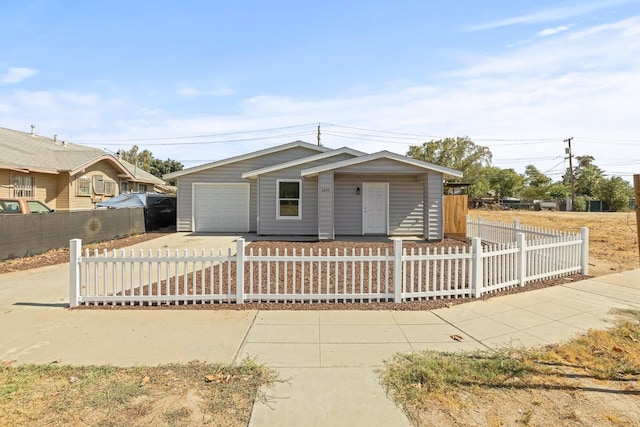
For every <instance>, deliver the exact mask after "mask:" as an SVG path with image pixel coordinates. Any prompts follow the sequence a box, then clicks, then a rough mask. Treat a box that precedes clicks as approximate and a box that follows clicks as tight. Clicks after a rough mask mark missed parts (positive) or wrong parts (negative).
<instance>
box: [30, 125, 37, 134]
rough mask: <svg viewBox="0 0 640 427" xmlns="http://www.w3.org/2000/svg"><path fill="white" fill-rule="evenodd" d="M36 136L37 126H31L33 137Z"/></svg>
mask: <svg viewBox="0 0 640 427" xmlns="http://www.w3.org/2000/svg"><path fill="white" fill-rule="evenodd" d="M35 134H36V125H31V135H35Z"/></svg>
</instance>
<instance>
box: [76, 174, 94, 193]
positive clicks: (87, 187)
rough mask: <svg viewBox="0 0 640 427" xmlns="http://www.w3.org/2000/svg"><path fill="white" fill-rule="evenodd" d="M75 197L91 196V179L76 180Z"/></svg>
mask: <svg viewBox="0 0 640 427" xmlns="http://www.w3.org/2000/svg"><path fill="white" fill-rule="evenodd" d="M76 196H91V179H90V178H87V177H81V178H78V179H77V181H76Z"/></svg>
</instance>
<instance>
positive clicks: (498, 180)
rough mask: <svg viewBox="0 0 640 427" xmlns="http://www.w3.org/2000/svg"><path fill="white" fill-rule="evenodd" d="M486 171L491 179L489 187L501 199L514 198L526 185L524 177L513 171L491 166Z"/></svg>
mask: <svg viewBox="0 0 640 427" xmlns="http://www.w3.org/2000/svg"><path fill="white" fill-rule="evenodd" d="M485 171H486V172H487V175H488V177H489V186H490V187H491V189H492V190H494V191H495V192H496V195H498V196H500V197H513V196H515V195H516V193H518V192H519V191H520V190H521V189H522V186H523V185H524V180H525V179H524V177H523V176H522V175H520V174H519V173H518V172H516V171H515V170H513V169H500V168H497V167H493V166H490V167H487V168H486V169H485Z"/></svg>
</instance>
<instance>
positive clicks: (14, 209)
mask: <svg viewBox="0 0 640 427" xmlns="http://www.w3.org/2000/svg"><path fill="white" fill-rule="evenodd" d="M49 212H53V209H50V208H49V207H48V206H47V205H45V204H44V203H42V202H39V201H37V200H27V199H0V214H34V213H49Z"/></svg>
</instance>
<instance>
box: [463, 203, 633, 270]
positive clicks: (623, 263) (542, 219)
mask: <svg viewBox="0 0 640 427" xmlns="http://www.w3.org/2000/svg"><path fill="white" fill-rule="evenodd" d="M469 215H470V216H471V217H473V218H477V217H482V218H483V219H485V220H488V221H502V222H513V221H514V220H515V219H518V220H519V221H520V224H522V225H528V226H536V227H543V228H550V229H553V230H563V231H570V232H573V233H579V232H580V227H588V228H589V275H590V276H603V275H606V274H612V273H619V272H621V271H627V270H633V269H636V268H640V262H639V261H638V260H639V257H638V238H637V232H636V230H637V228H636V216H635V212H631V211H629V212H552V211H538V212H535V211H517V210H511V211H498V210H493V211H490V210H473V209H472V210H470V211H469Z"/></svg>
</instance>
